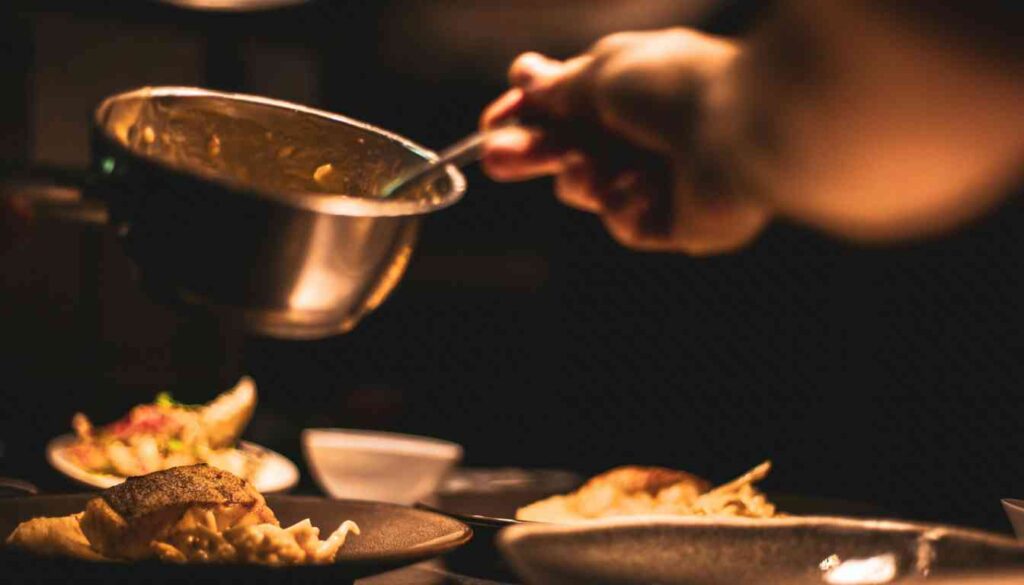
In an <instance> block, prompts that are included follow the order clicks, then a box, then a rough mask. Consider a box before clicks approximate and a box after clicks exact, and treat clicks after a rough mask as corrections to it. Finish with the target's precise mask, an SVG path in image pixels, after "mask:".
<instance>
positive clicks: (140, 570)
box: [0, 494, 473, 585]
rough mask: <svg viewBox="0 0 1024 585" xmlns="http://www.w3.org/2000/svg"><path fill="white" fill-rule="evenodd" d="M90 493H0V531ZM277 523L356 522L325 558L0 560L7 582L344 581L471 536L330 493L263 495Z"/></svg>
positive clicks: (78, 503) (54, 512)
mask: <svg viewBox="0 0 1024 585" xmlns="http://www.w3.org/2000/svg"><path fill="white" fill-rule="evenodd" d="M91 497H95V495H94V494H75V495H67V496H62V495H52V496H51V495H47V496H29V497H21V498H4V499H0V537H2V538H6V537H7V535H8V534H10V533H11V531H12V530H14V527H15V526H17V525H18V523H19V522H22V521H24V520H27V519H29V518H34V517H36V516H63V515H67V514H73V513H75V512H79V511H81V510H82V509H83V508H84V507H85V502H86V500H88V499H89V498H91ZM267 503H269V504H270V507H271V508H272V509H273V510H274V513H275V515H276V516H277V517H278V519H279V520H280V521H281V523H282V524H291V523H294V522H298V521H299V520H302V519H303V518H309V519H310V521H311V522H312V523H313V525H314V526H318V527H320V528H321V530H323V529H325V528H326V529H328V530H332V529H333V528H335V527H337V526H338V525H339V524H341V522H343V521H345V520H353V521H355V523H356V524H358V525H359V528H360V530H361V532H362V533H361V534H360V535H359V536H352V537H350V538H349V539H348V540H347V541H346V542H345V545H344V546H343V547H342V549H341V551H339V553H338V557H337V561H336V562H335V563H334V564H330V565H315V566H300V567H282V568H271V567H264V566H254V565H217V566H213V565H169V564H162V563H158V562H144V563H91V562H85V561H76V560H73V559H62V558H42V557H37V556H34V555H30V554H26V553H25V552H23V551H19V550H15V549H11V548H9V547H2V546H0V567H2V573H3V579H0V580H3V581H4V582H7V583H44V582H48V583H57V582H64V583H72V582H74V583H83V582H96V583H105V584H107V583H120V582H125V583H188V584H189V585H195V584H196V583H246V584H247V585H257V584H260V583H284V582H302V583H332V584H334V585H338V584H342V583H349V582H351V581H352V580H353V579H355V578H357V577H362V576H366V575H372V574H375V573H380V572H382V571H386V570H389V569H393V568H397V567H401V566H404V565H408V564H411V563H414V562H417V561H422V560H426V559H430V558H433V557H436V556H438V555H442V554H444V553H447V552H449V551H451V550H454V549H456V548H458V547H460V546H462V545H463V544H465V543H466V542H468V541H469V539H470V538H471V537H472V534H473V532H472V531H471V530H470V529H469V527H468V526H466V525H465V524H463V523H462V522H459V521H458V520H454V519H452V518H448V517H446V516H442V515H440V514H435V513H432V512H427V511H424V510H416V509H413V508H407V507H404V506H398V505H394V504H383V503H377V502H358V501H349V500H329V499H325V498H314V497H299V496H267Z"/></svg>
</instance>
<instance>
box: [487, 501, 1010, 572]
mask: <svg viewBox="0 0 1024 585" xmlns="http://www.w3.org/2000/svg"><path fill="white" fill-rule="evenodd" d="M498 546H499V549H500V550H501V552H502V554H503V555H504V556H505V557H506V559H507V560H508V561H509V563H510V564H511V565H512V567H513V568H514V570H515V571H516V572H517V573H518V574H519V576H520V577H522V578H523V579H524V580H525V581H527V582H528V583H530V584H532V585H547V584H556V583H557V584H559V585H575V584H583V583H587V584H593V583H606V584H623V585H625V584H629V585H634V584H636V585H639V584H651V583H658V584H661V585H670V584H678V585H725V584H729V585H733V584H737V583H744V584H768V583H787V584H788V583H796V584H802V583H837V584H838V583H845V584H867V583H897V582H906V581H908V580H911V579H914V578H917V577H920V576H923V575H929V576H935V575H939V576H941V575H943V574H947V575H949V574H953V573H956V572H959V571H963V570H973V569H986V570H991V569H996V568H1024V546H1022V545H1020V544H1018V543H1017V542H1016V541H1015V540H1013V539H1012V538H1009V537H1006V536H1001V535H996V534H990V533H985V532H979V531H974V530H967V529H962V528H954V527H946V526H938V525H928V524H917V523H910V522H900V521H887V520H864V519H853V518H832V517H822V516H811V517H789V518H780V519H772V520H751V519H743V518H724V519H723V518H707V517H704V518H692V517H691V518H672V517H660V518H654V517H636V518H621V519H611V520H603V521H597V522H593V523H587V524H577V525H563V526H557V525H549V524H517V525H514V526H509V527H508V528H505V529H503V530H502V531H501V533H500V534H499V536H498Z"/></svg>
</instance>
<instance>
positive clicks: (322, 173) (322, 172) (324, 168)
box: [313, 163, 334, 183]
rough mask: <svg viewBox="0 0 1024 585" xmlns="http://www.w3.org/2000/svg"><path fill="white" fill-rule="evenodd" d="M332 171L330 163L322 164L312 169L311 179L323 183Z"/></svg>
mask: <svg viewBox="0 0 1024 585" xmlns="http://www.w3.org/2000/svg"><path fill="white" fill-rule="evenodd" d="M333 172H334V167H333V166H331V163H326V164H322V165H320V166H318V167H317V168H316V170H315V171H313V180H314V181H316V182H317V183H323V182H324V181H325V180H327V177H329V176H330V175H331V174H332V173H333Z"/></svg>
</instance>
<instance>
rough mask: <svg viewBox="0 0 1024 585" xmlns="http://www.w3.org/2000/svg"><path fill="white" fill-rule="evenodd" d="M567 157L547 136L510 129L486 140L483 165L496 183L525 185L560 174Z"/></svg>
mask: <svg viewBox="0 0 1024 585" xmlns="http://www.w3.org/2000/svg"><path fill="white" fill-rule="evenodd" d="M564 154H565V149H564V148H562V147H560V146H559V145H558V144H557V143H556V142H555V141H554V140H553V139H552V138H551V136H550V135H549V134H548V133H547V132H544V131H543V130H539V129H534V128H520V127H510V128H504V129H502V130H499V131H498V132H497V133H495V134H494V135H493V136H492V137H490V138H489V139H488V140H487V143H486V144H485V145H484V154H483V157H482V159H481V165H482V167H483V170H484V172H485V173H487V175H488V176H490V177H491V178H492V179H494V180H496V181H524V180H527V179H533V178H536V177H542V176H545V175H554V174H557V173H559V172H561V171H562V169H563V168H564V161H563V156H564Z"/></svg>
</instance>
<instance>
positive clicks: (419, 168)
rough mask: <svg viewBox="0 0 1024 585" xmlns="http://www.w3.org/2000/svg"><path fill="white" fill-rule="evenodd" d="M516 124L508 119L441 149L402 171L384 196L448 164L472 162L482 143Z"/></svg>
mask: <svg viewBox="0 0 1024 585" xmlns="http://www.w3.org/2000/svg"><path fill="white" fill-rule="evenodd" d="M516 124H518V120H515V119H509V120H507V121H505V122H503V123H501V124H499V125H497V126H495V127H493V128H488V129H487V130H481V131H479V132H474V133H472V134H470V135H469V136H466V137H465V138H463V139H462V140H459V141H458V142H456V143H455V144H452V145H451V146H449V147H448V148H446V149H444V150H442V151H441V152H440V153H438V155H437V159H436V160H432V161H424V162H422V163H419V164H417V165H416V166H414V167H412V168H410V169H409V170H407V171H406V172H404V173H402V174H401V175H399V176H398V178H396V179H395V180H393V181H391V182H390V183H388V184H387V186H385V187H384V191H383V194H384V196H385V197H393V196H394V195H395V194H396V193H397V192H399V191H401V190H403V189H406V188H408V187H411V186H413V185H415V184H418V183H420V182H421V181H423V180H424V179H427V178H429V177H431V176H433V175H434V174H437V173H439V172H444V169H445V168H446V167H447V166H448V165H454V166H455V167H463V166H466V165H469V164H472V163H474V162H476V161H478V160H480V157H481V156H483V152H484V144H486V143H487V141H488V140H489V139H490V138H491V137H492V136H494V135H495V134H496V133H498V132H500V131H502V130H504V129H506V128H508V127H510V126H514V125H516Z"/></svg>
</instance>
